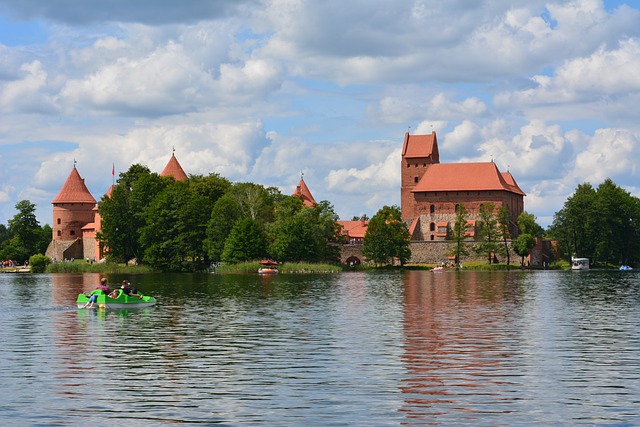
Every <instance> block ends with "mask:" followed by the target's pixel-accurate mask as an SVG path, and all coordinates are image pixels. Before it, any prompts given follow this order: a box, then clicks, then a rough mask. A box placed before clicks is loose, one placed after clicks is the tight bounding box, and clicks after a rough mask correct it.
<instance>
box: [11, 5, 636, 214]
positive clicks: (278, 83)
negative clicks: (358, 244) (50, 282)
mask: <svg viewBox="0 0 640 427" xmlns="http://www.w3.org/2000/svg"><path fill="white" fill-rule="evenodd" d="M130 3H133V4H130ZM639 69H640V6H639V5H638V3H637V2H632V1H600V0H582V1H538V0H512V1H506V0H487V1H483V2H468V1H463V0H453V1H448V2H442V1H437V0H387V1H376V0H353V1H350V2H338V1H335V0H327V1H323V2H313V1H303V0H272V1H262V0H237V1H210V0H191V1H189V2H186V3H176V2H174V1H165V0H139V1H136V2H127V1H124V0H114V1H110V2H98V1H95V0H83V1H80V0H49V1H47V2H42V1H39V0H21V1H20V2H16V1H11V0H0V145H1V148H2V151H0V223H3V224H6V223H7V221H8V219H10V218H11V217H13V215H15V204H16V203H17V202H18V201H20V200H24V199H27V200H30V201H31V202H33V203H35V204H36V206H37V215H38V219H39V221H40V222H41V223H43V224H44V223H49V224H50V223H51V215H52V207H51V200H52V199H53V198H54V197H55V195H56V194H57V192H58V191H59V189H60V187H61V185H62V184H63V183H64V180H65V179H66V177H67V176H68V174H69V172H70V170H71V168H72V167H73V162H74V159H75V160H76V161H77V168H78V171H79V172H80V174H81V175H82V176H83V177H84V178H85V181H86V184H87V186H88V187H89V189H90V191H91V192H92V194H93V195H94V197H95V198H96V199H99V198H100V197H101V196H102V195H103V194H104V192H105V191H106V190H107V188H108V186H109V185H110V184H111V165H112V164H115V167H116V171H117V172H118V173H119V172H123V171H125V170H127V169H128V167H129V166H130V165H131V164H133V163H141V164H145V165H147V166H149V167H150V168H151V169H152V170H154V171H157V172H160V171H161V170H162V169H163V167H164V165H165V164H166V163H167V161H168V160H169V157H170V156H171V152H172V149H173V147H175V150H176V156H177V157H178V159H179V161H180V162H181V164H182V166H183V168H184V169H185V170H186V172H187V173H191V174H208V173H210V172H217V173H219V174H221V175H222V176H225V177H227V178H229V179H230V180H232V181H251V182H257V183H261V184H264V185H267V186H277V187H279V188H280V189H281V190H282V191H283V192H284V193H286V194H290V193H292V192H293V190H294V189H295V185H296V183H297V182H298V180H299V179H300V174H301V172H304V177H305V181H306V182H307V185H308V186H309V188H310V189H311V191H312V193H313V194H314V197H315V199H316V200H328V201H329V202H331V203H332V204H333V206H334V208H335V210H336V212H337V213H338V214H339V215H340V217H341V218H343V219H350V218H351V217H353V216H356V215H361V214H368V215H369V216H372V215H373V214H374V213H375V212H376V211H377V210H378V209H380V208H381V207H382V206H383V205H391V204H399V203H400V188H399V187H400V150H401V146H402V141H403V138H404V133H405V132H406V131H407V130H410V132H411V133H430V132H431V130H432V129H433V130H435V131H436V132H437V135H438V141H439V145H440V155H441V161H443V162H467V161H489V160H491V159H492V158H493V159H494V160H495V162H496V164H497V165H498V167H499V168H500V169H501V170H507V169H509V171H510V172H511V173H512V174H513V175H514V177H515V179H516V180H517V182H518V183H519V185H520V187H521V188H522V189H523V190H524V191H525V192H526V193H527V197H526V198H525V209H526V210H527V211H528V212H531V213H533V214H534V215H536V217H537V218H538V221H539V222H540V223H541V224H542V225H544V226H546V225H548V224H549V223H550V222H551V221H552V220H553V215H554V213H555V212H557V211H558V210H559V209H561V208H562V205H563V203H564V202H565V200H566V199H567V197H568V196H570V195H571V194H572V193H573V192H574V190H575V188H576V187H577V185H578V184H581V183H584V182H591V183H592V184H593V185H598V184H600V183H601V182H602V181H604V179H606V178H611V179H613V180H614V182H616V183H617V184H618V185H620V186H622V187H623V188H625V189H626V190H627V191H629V192H630V193H631V194H633V195H635V196H640V186H639V185H638V174H639V162H640V155H638V151H639V150H638V148H639V145H640V144H639V142H638V141H639V137H640V125H639V124H638V120H637V117H638V109H639V108H640V102H638V100H639V99H640V74H639V73H638V71H637V70H639Z"/></svg>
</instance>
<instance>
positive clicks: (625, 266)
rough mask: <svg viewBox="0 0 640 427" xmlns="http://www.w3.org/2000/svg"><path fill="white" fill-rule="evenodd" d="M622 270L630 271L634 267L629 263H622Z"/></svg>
mask: <svg viewBox="0 0 640 427" xmlns="http://www.w3.org/2000/svg"><path fill="white" fill-rule="evenodd" d="M620 270H622V271H629V270H633V268H632V267H629V266H628V265H621V266H620Z"/></svg>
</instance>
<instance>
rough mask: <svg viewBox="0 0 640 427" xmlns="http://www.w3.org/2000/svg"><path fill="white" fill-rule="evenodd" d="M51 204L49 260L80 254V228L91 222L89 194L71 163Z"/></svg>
mask: <svg viewBox="0 0 640 427" xmlns="http://www.w3.org/2000/svg"><path fill="white" fill-rule="evenodd" d="M51 203H52V204H53V227H52V240H51V243H50V244H49V247H48V248H47V256H48V257H49V258H51V259H52V260H58V261H61V260H64V259H70V258H83V255H84V251H83V247H82V228H83V227H84V226H86V225H87V224H89V223H93V222H94V213H95V212H94V208H95V206H96V199H94V198H93V196H92V195H91V193H90V192H89V190H88V189H87V186H86V185H85V183H84V179H82V178H81V177H80V174H79V173H78V170H77V169H76V167H75V165H74V166H73V169H72V170H71V173H70V174H69V176H68V177H67V180H66V181H65V183H64V185H63V186H62V188H61V189H60V192H59V193H58V195H57V196H56V197H55V198H54V199H53V201H52V202H51Z"/></svg>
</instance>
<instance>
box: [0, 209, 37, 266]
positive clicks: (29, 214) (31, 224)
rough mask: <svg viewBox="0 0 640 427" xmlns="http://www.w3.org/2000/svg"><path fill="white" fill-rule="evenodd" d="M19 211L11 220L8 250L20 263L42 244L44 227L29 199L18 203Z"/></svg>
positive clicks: (11, 257) (12, 257)
mask: <svg viewBox="0 0 640 427" xmlns="http://www.w3.org/2000/svg"><path fill="white" fill-rule="evenodd" d="M16 209H17V210H18V213H17V214H16V215H15V216H14V217H13V218H12V219H10V220H9V232H10V233H11V236H12V237H11V240H9V245H8V248H7V249H8V252H9V255H11V256H10V258H9V259H14V260H16V261H18V262H20V263H22V262H24V261H26V260H28V259H29V257H30V256H31V255H33V254H35V253H36V252H37V251H38V249H39V246H40V241H41V236H42V229H41V228H40V223H39V222H38V220H37V219H36V215H35V211H36V206H35V205H34V204H33V203H31V202H30V201H28V200H21V201H19V202H18V203H17V204H16Z"/></svg>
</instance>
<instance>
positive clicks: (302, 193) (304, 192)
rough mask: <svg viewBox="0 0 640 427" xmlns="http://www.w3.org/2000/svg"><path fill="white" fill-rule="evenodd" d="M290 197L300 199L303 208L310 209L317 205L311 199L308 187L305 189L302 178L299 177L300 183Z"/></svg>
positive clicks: (305, 185)
mask: <svg viewBox="0 0 640 427" xmlns="http://www.w3.org/2000/svg"><path fill="white" fill-rule="evenodd" d="M292 195H293V196H298V197H300V198H301V199H302V202H303V203H304V205H305V206H309V207H311V208H312V207H314V206H316V205H317V204H318V203H316V201H315V199H314V198H313V195H312V194H311V191H310V190H309V187H307V184H305V182H304V178H303V177H300V182H299V183H298V186H297V187H296V191H294V192H293V194H292Z"/></svg>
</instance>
